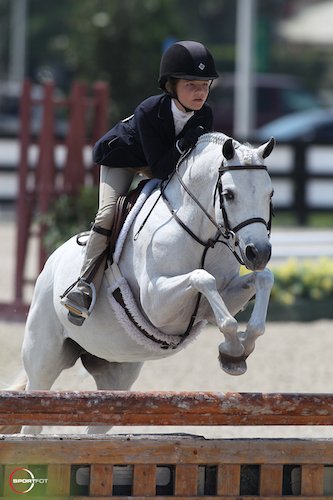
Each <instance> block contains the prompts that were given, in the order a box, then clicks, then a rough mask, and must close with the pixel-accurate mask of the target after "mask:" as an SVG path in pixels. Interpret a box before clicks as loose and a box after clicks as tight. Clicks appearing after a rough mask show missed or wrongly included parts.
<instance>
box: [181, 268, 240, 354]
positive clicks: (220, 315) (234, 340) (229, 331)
mask: <svg viewBox="0 0 333 500" xmlns="http://www.w3.org/2000/svg"><path fill="white" fill-rule="evenodd" d="M190 282H191V284H192V286H194V287H195V288H196V289H197V290H198V291H199V292H201V293H202V295H204V296H205V297H206V299H207V301H208V302H209V304H210V306H211V308H212V311H213V314H214V317H215V320H216V324H217V326H218V328H219V329H220V331H221V332H222V333H223V335H224V337H225V341H224V342H223V343H222V344H221V345H220V347H219V349H220V352H221V353H223V354H225V355H226V356H228V357H229V356H230V357H232V358H239V357H241V356H242V355H243V353H244V347H243V345H242V344H241V342H240V340H239V338H238V335H237V320H236V319H235V318H234V317H233V316H232V315H231V314H230V312H229V309H228V307H227V306H226V304H225V302H224V301H223V300H222V297H221V295H220V293H219V292H218V290H217V287H216V281H215V278H214V276H212V275H211V274H209V273H208V272H207V271H204V270H202V269H198V270H197V271H194V272H192V273H191V278H190Z"/></svg>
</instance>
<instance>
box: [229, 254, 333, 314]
mask: <svg viewBox="0 0 333 500" xmlns="http://www.w3.org/2000/svg"><path fill="white" fill-rule="evenodd" d="M269 267H270V269H271V270H272V271H273V273H274V286H273V289H272V293H271V299H270V303H269V307H268V315H267V318H268V320H269V321H312V320H317V319H321V318H327V319H333V259H330V258H328V257H321V258H318V259H313V260H298V259H294V258H290V259H288V260H287V261H286V262H284V263H283V264H280V265H274V264H271V265H270V266H269ZM242 272H243V273H246V272H248V271H244V270H243V271H242ZM251 310H252V305H251V304H250V306H249V307H248V308H247V309H246V310H245V311H244V312H243V313H240V314H239V315H238V319H239V320H240V321H242V320H244V321H246V320H248V318H249V316H250V313H251Z"/></svg>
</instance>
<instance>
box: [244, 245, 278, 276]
mask: <svg viewBox="0 0 333 500" xmlns="http://www.w3.org/2000/svg"><path fill="white" fill-rule="evenodd" d="M271 255H272V246H271V244H270V243H269V242H267V243H263V244H257V245H255V244H254V243H250V244H249V245H246V247H245V250H244V255H243V260H244V264H245V265H246V267H247V268H248V269H250V270H251V271H262V270H263V269H264V268H265V267H266V265H267V263H268V261H269V259H270V258H271Z"/></svg>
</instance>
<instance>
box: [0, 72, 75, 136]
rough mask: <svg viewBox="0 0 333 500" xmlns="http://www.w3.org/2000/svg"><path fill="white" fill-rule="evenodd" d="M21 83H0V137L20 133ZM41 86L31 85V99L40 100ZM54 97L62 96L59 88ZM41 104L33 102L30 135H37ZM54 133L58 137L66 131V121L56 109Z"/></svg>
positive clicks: (40, 117)
mask: <svg viewBox="0 0 333 500" xmlns="http://www.w3.org/2000/svg"><path fill="white" fill-rule="evenodd" d="M21 91H22V85H21V84H20V83H13V82H11V83H1V84H0V137H18V136H19V134H20V127H21V123H20V99H21ZM43 92H44V90H43V87H42V86H41V85H32V87H31V97H32V99H36V100H40V99H42V97H43ZM55 95H56V97H62V94H61V93H60V91H59V90H56V93H55ZM42 113H43V109H42V105H41V104H39V103H38V104H37V103H36V104H34V105H33V106H32V108H31V123H30V131H31V134H32V135H38V134H39V132H40V130H41V126H42ZM54 127H55V134H56V136H57V137H59V138H63V137H65V136H66V134H67V132H68V123H67V121H66V120H65V119H64V118H63V117H62V116H61V110H57V111H56V116H55V121H54Z"/></svg>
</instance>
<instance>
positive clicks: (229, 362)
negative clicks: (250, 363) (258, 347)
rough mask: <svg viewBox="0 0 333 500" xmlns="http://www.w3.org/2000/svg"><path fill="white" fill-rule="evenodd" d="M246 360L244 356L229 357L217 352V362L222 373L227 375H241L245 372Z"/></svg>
mask: <svg viewBox="0 0 333 500" xmlns="http://www.w3.org/2000/svg"><path fill="white" fill-rule="evenodd" d="M246 358H247V356H245V355H244V354H243V355H242V356H230V355H228V354H225V353H223V352H221V351H220V352H219V361H220V365H221V368H222V370H223V371H225V372H226V373H227V374H228V375H234V376H237V375H243V374H244V373H245V372H246V370H247V365H246Z"/></svg>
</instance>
